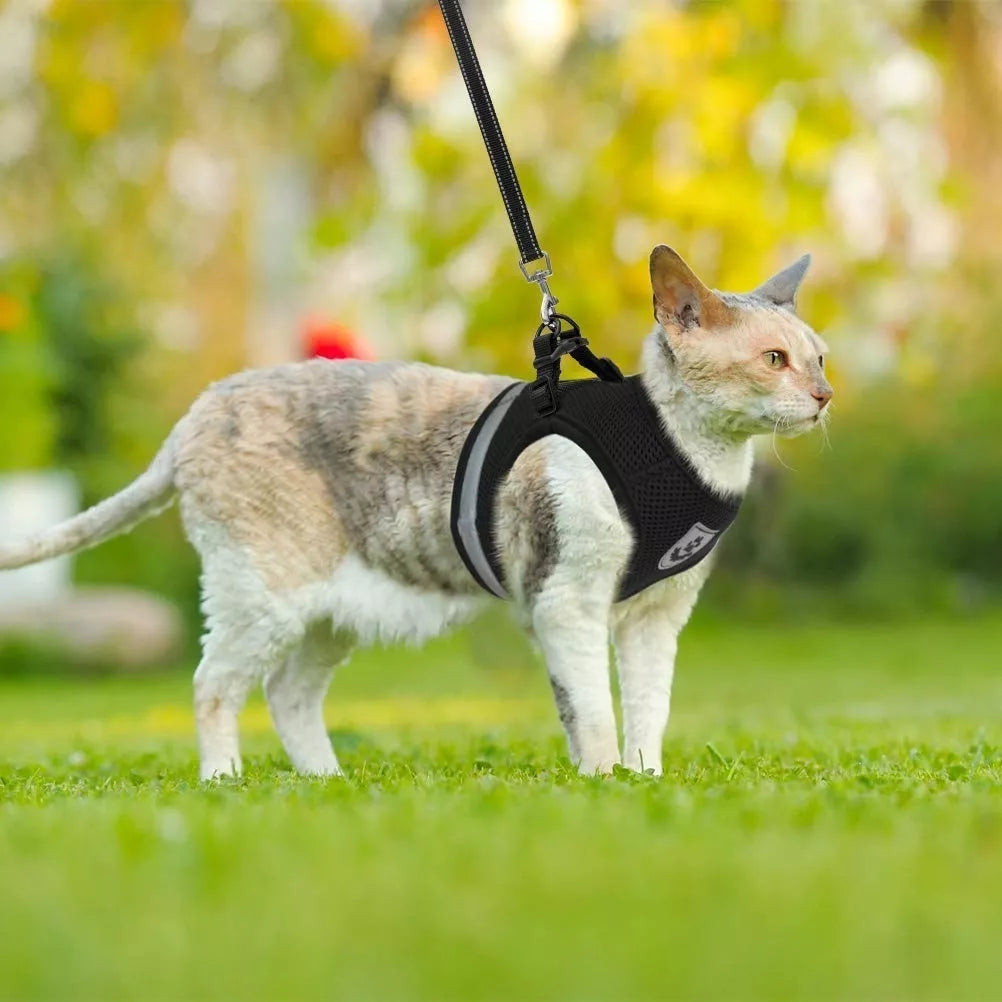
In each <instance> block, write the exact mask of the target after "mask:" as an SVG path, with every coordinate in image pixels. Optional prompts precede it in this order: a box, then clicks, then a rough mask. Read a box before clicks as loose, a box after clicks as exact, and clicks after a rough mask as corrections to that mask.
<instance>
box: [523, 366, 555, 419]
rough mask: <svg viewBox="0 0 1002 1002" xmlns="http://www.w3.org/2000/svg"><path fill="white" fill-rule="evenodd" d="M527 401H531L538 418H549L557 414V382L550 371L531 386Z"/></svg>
mask: <svg viewBox="0 0 1002 1002" xmlns="http://www.w3.org/2000/svg"><path fill="white" fill-rule="evenodd" d="M529 399H530V400H531V401H532V405H533V407H535V408H536V413H537V414H538V415H539V416H540V417H549V416H550V415H551V414H556V412H557V380H556V377H555V374H554V373H553V372H552V371H551V372H548V373H546V374H545V375H540V376H539V378H538V379H537V380H536V381H535V382H534V383H533V384H532V387H531V388H530V390H529Z"/></svg>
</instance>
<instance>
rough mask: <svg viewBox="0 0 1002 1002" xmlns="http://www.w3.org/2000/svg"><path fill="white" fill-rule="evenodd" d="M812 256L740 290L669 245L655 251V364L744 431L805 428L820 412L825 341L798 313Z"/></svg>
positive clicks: (826, 390) (826, 392)
mask: <svg viewBox="0 0 1002 1002" xmlns="http://www.w3.org/2000/svg"><path fill="white" fill-rule="evenodd" d="M809 264H810V255H807V254H805V255H804V256H803V257H802V258H800V260H799V261H796V262H795V263H794V264H792V265H790V267H789V268H786V269H785V270H784V271H781V272H779V274H777V275H773V277H772V278H770V279H769V280H768V281H767V282H765V283H764V284H762V285H760V286H759V287H758V288H757V289H755V290H754V292H749V293H744V294H734V293H725V292H715V291H713V290H711V289H708V288H707V287H706V286H705V285H704V284H703V283H702V282H701V281H700V280H699V279H698V278H697V277H696V276H695V274H693V272H692V270H691V269H690V268H689V266H688V265H687V264H686V263H685V262H684V261H683V260H682V258H681V257H679V255H678V254H676V253H675V251H673V250H672V249H671V248H670V247H666V246H664V245H663V244H661V245H659V246H658V247H655V248H654V250H653V251H652V252H651V287H652V289H653V292H654V317H655V319H656V320H657V322H658V327H657V329H656V330H655V334H654V337H655V339H656V343H657V346H658V348H659V350H660V351H659V354H658V358H657V361H656V363H655V364H660V365H663V366H665V367H668V368H670V370H671V371H672V373H673V378H674V379H675V380H681V381H682V383H683V384H684V385H685V387H686V388H687V390H688V391H689V392H690V394H691V395H692V396H693V397H695V398H696V399H697V400H698V401H700V402H701V403H702V404H704V405H705V409H706V412H707V413H708V414H712V415H714V416H716V417H717V418H719V420H720V421H721V422H722V424H723V425H724V426H726V427H727V428H729V429H731V430H733V431H734V432H735V433H737V434H747V435H754V434H758V433H761V432H773V431H778V432H779V433H780V434H787V435H798V434H800V433H802V432H805V431H809V430H810V429H811V428H813V427H815V426H816V425H818V424H819V423H820V422H821V421H822V420H823V416H824V415H825V408H826V407H827V405H828V401H829V400H830V399H831V396H832V388H831V386H830V385H829V383H828V380H827V379H826V378H825V373H824V361H825V353H826V352H827V350H828V349H827V346H826V345H825V343H824V342H823V341H822V340H821V338H820V337H818V335H817V334H815V333H814V331H813V330H811V328H810V327H809V326H808V325H807V324H805V323H804V322H803V321H802V320H801V319H800V318H799V317H798V316H797V315H796V314H795V313H794V311H793V308H794V300H795V298H796V294H797V288H798V287H799V285H800V282H801V280H802V279H803V277H804V274H805V272H806V271H807V266H808V265H809ZM648 368H650V363H649V364H648Z"/></svg>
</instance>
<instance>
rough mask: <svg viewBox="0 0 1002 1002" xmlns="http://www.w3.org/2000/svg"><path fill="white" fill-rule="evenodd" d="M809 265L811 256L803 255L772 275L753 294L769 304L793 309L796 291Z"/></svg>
mask: <svg viewBox="0 0 1002 1002" xmlns="http://www.w3.org/2000/svg"><path fill="white" fill-rule="evenodd" d="M810 263H811V255H810V254H805V255H804V256H803V257H802V258H799V259H798V260H796V261H794V262H793V264H791V265H790V267H789V268H784V269H783V270H782V271H780V272H778V273H777V274H775V275H773V276H772V278H770V279H769V281H768V282H763V283H762V284H761V285H760V286H759V287H758V288H757V289H756V290H755V291H754V292H753V293H752V295H753V296H758V297H759V298H760V299H768V300H769V302H770V303H775V304H776V305H777V306H783V307H785V308H786V309H788V310H792V309H793V307H794V301H795V300H796V298H797V289H799V288H800V283H801V282H802V281H803V280H804V275H806V274H807V268H808V266H809V265H810Z"/></svg>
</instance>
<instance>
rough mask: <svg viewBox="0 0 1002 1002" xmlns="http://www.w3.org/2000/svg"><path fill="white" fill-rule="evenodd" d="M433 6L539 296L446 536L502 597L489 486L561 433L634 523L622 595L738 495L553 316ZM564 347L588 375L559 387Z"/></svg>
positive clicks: (689, 548)
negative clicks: (532, 375) (531, 329)
mask: <svg viewBox="0 0 1002 1002" xmlns="http://www.w3.org/2000/svg"><path fill="white" fill-rule="evenodd" d="M439 6H440V7H441V8H442V16H443V18H444V19H445V24H446V27H447V28H448V30H449V37H450V38H451V40H452V45H453V48H454V49H455V51H456V58H457V59H458V61H459V67H460V70H461V71H462V74H463V80H464V81H465V82H466V89H467V91H468V92H469V95H470V100H471V102H472V103H473V109H474V112H475V114H476V117H477V122H478V123H479V125H480V131H481V134H482V135H483V137H484V143H485V145H486V147H487V153H488V156H489V157H490V161H491V166H492V167H493V168H494V176H495V177H496V179H497V182H498V186H499V188H500V189H501V197H502V199H503V200H504V204H505V210H506V211H507V213H508V220H509V222H510V223H511V228H512V232H513V234H514V235H515V242H516V243H517V244H518V249H519V254H520V260H519V267H520V268H521V270H522V274H523V275H524V276H525V278H526V279H527V281H530V282H535V283H536V284H537V285H538V286H539V289H540V292H541V293H542V296H543V302H542V307H541V310H540V314H541V317H542V323H540V325H539V327H538V328H537V329H536V335H535V337H534V339H533V342H532V346H533V355H534V357H533V362H532V364H533V367H534V368H535V370H536V379H535V380H534V381H533V382H531V383H521V382H520V383H514V384H512V385H511V386H509V387H508V388H507V389H505V390H504V391H503V392H501V393H500V394H499V395H498V396H497V397H495V398H494V400H493V401H492V402H491V403H490V405H489V406H488V407H487V409H486V410H485V411H484V412H483V413H482V414H481V415H480V418H479V419H478V420H477V423H476V424H475V425H474V426H473V429H472V431H471V432H470V434H469V435H468V437H467V439H466V443H465V444H464V446H463V450H462V453H461V455H460V459H459V466H458V468H457V471H456V480H455V484H454V486H453V493H452V516H451V519H452V537H453V540H454V541H455V544H456V547H457V549H458V550H459V553H460V555H461V556H462V558H463V562H464V563H465V564H466V566H467V568H468V569H469V571H470V573H471V574H472V575H473V577H474V578H475V579H476V580H477V582H479V584H480V585H481V586H483V587H484V588H485V589H486V590H487V591H489V592H491V593H492V594H494V595H497V596H498V597H499V598H506V597H507V592H506V589H505V584H504V580H503V572H502V568H501V564H500V562H499V560H498V548H497V544H496V541H495V539H494V513H495V504H496V500H497V492H498V489H499V487H500V486H501V483H502V482H503V480H504V478H505V476H507V474H508V472H509V471H510V470H511V468H512V466H513V465H514V464H515V461H516V460H517V459H518V457H519V456H520V455H521V454H522V452H523V451H524V450H525V449H526V448H527V447H528V446H529V445H531V444H532V443H533V442H536V441H538V440H539V439H541V438H543V437H544V436H547V435H561V436H563V437H564V438H567V439H569V440H570V441H572V442H574V443H575V444H576V445H578V446H580V447H581V448H582V449H583V450H584V451H585V452H586V453H587V454H588V456H589V457H590V458H591V460H592V461H593V462H594V463H595V465H596V466H597V467H598V469H599V471H600V472H601V474H602V476H603V477H604V478H605V481H606V483H607V484H608V485H609V487H610V489H611V490H612V493H613V496H614V497H615V499H616V504H617V505H618V507H619V510H620V513H621V515H622V516H623V518H625V519H626V520H627V521H628V522H629V524H630V526H631V527H632V529H633V534H634V548H633V553H632V555H631V558H630V563H629V565H628V567H627V568H626V570H625V572H624V574H623V577H622V580H621V581H620V587H619V594H618V599H620V600H621V599H625V598H629V597H630V596H631V595H636V594H637V593H638V592H640V591H643V589H645V588H647V587H649V586H650V585H652V584H654V583H655V582H656V581H660V580H662V579H663V578H667V577H671V576H672V575H674V574H679V573H681V572H682V571H684V570H688V569H689V568H690V567H693V566H694V565H695V564H697V563H699V561H701V560H702V559H704V558H705V557H706V556H707V555H708V554H709V553H710V551H711V550H712V549H713V548H714V546H716V544H717V542H718V541H719V540H720V537H721V535H722V534H723V532H724V530H725V529H726V528H727V527H728V526H729V525H730V524H731V522H733V521H734V519H735V517H736V516H737V513H738V508H739V506H740V504H741V497H740V495H726V496H723V495H721V494H719V493H717V492H715V491H714V490H712V489H711V488H710V487H709V486H708V485H707V484H705V483H704V482H703V481H702V480H701V479H700V477H699V475H698V473H697V472H696V470H695V469H694V468H693V466H692V464H691V462H690V461H689V460H688V458H687V457H686V456H685V455H684V454H683V453H682V451H681V450H680V449H679V448H678V446H677V445H676V444H675V442H673V441H672V439H671V437H670V436H669V435H668V434H667V433H666V432H665V430H664V428H663V426H662V423H661V419H660V416H659V414H658V412H657V409H656V408H655V406H654V404H653V403H652V402H651V401H650V399H649V398H648V396H647V393H646V391H645V390H644V387H643V384H642V382H641V380H640V378H639V377H638V376H631V377H629V378H626V379H624V378H623V374H622V373H621V372H620V370H619V368H618V367H617V366H616V365H615V363H613V362H612V361H610V360H609V359H608V358H598V357H597V356H596V355H595V354H594V353H593V352H592V351H591V349H590V348H589V347H588V342H587V340H586V339H585V338H583V337H582V336H581V332H580V330H579V329H578V326H577V324H576V323H575V322H574V321H573V320H571V319H570V317H568V316H566V315H565V314H562V313H557V312H556V310H555V307H556V304H557V299H556V297H555V296H554V295H553V294H552V293H551V292H550V289H549V286H548V284H547V279H548V278H549V277H550V276H551V275H552V274H553V272H552V270H551V268H550V258H549V256H548V255H547V254H546V253H545V252H544V251H542V250H541V249H540V247H539V244H538V242H537V240H536V234H535V231H534V230H533V227H532V221H531V220H530V219H529V211H528V208H527V206H526V204H525V199H524V197H523V195H522V190H521V187H520V186H519V183H518V178H517V176H516V175H515V167H514V165H513V164H512V161H511V156H510V155H509V153H508V147H507V145H506V144H505V141H504V136H503V135H502V133H501V126H500V124H499V123H498V119H497V115H496V113H495V111H494V105H493V103H492V102H491V98H490V94H489V92H488V90H487V85H486V83H485V82H484V78H483V74H482V72H481V69H480V64H479V62H478V61H477V55H476V52H475V50H474V48H473V41H472V39H471V38H470V33H469V30H468V28H467V26H466V21H465V19H464V18H463V12H462V10H461V8H460V6H459V0H439ZM533 264H535V265H536V267H534V268H530V267H528V266H529V265H533ZM568 354H569V355H570V356H571V358H573V359H574V360H575V361H577V362H578V363H579V364H581V365H582V366H584V367H585V368H586V369H589V370H590V371H591V372H593V373H594V374H595V375H596V376H597V377H598V378H597V379H589V380H580V381H571V382H561V381H560V362H561V359H562V357H563V356H564V355H568Z"/></svg>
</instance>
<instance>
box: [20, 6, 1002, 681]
mask: <svg viewBox="0 0 1002 1002" xmlns="http://www.w3.org/2000/svg"><path fill="white" fill-rule="evenodd" d="M466 8H467V15H468V19H469V21H470V24H471V29H472V31H473V33H474V37H475V40H476V43H477V45H478V48H479V50H480V55H481V58H482V61H483V63H484V65H485V67H486V74H487V78H488V82H489V84H490V86H491V88H492V91H493V94H494V98H495V102H496V105H497V107H498V111H499V114H500V118H501V121H502V123H503V126H504V128H505V131H506V135H507V138H508V141H509V144H510V146H511V148H512V151H513V155H514V157H515V160H516V162H517V164H518V167H519V170H520V173H521V177H522V182H523V186H524V188H525V191H526V195H527V198H528V201H529V204H530V207H531V209H532V212H533V215H534V219H535V223H536V228H537V231H538V233H539V234H540V238H541V242H542V244H543V246H544V247H545V248H546V249H547V250H548V251H549V252H550V254H551V256H552V258H553V261H554V264H555V268H556V276H555V278H554V280H553V285H554V290H555V291H556V292H557V294H558V295H559V296H560V297H561V302H562V306H563V307H564V308H566V309H567V310H568V311H569V312H570V313H572V314H573V315H574V316H575V318H577V319H578V320H579V322H580V323H581V325H582V327H583V328H584V330H585V332H586V333H587V335H588V336H589V337H590V338H591V339H592V341H593V344H594V346H595V347H596V348H597V349H598V350H599V351H600V352H601V353H608V354H612V355H613V356H614V357H615V358H617V359H618V360H619V361H620V362H621V363H622V364H623V365H624V366H625V367H632V366H634V365H635V364H636V360H637V353H638V347H639V344H640V341H641V339H642V337H643V335H644V334H645V333H646V332H647V330H648V329H649V327H650V323H651V317H650V298H649V288H648V277H647V263H646V262H647V255H648V253H649V251H650V248H651V247H652V246H653V245H654V244H655V243H658V242H666V243H669V244H671V245H672V246H674V247H675V248H676V249H677V250H678V251H679V252H680V253H681V254H682V255H683V256H684V257H685V258H686V259H687V260H688V261H689V262H690V263H691V264H692V265H693V267H694V268H695V269H696V271H697V272H698V273H699V274H700V275H701V276H702V277H703V278H704V280H705V281H707V282H708V284H711V285H714V286H716V287H718V288H723V289H732V290H745V289H749V288H751V287H753V286H754V285H756V284H757V283H758V282H760V281H761V280H763V279H764V278H765V277H767V276H768V275H769V274H771V273H772V272H773V271H775V270H777V269H778V268H780V267H782V266H784V265H785V264H787V263H789V261H790V260H792V259H793V258H795V257H796V256H797V255H799V254H800V253H802V252H804V251H805V250H809V251H810V252H811V253H812V254H813V255H814V264H813V266H812V269H811V272H810V273H809V277H808V281H807V283H806V285H805V287H804V290H803V292H802V294H801V297H800V301H799V305H800V310H801V312H802V314H803V315H804V316H805V318H806V319H807V320H808V321H809V322H810V323H812V324H813V325H814V326H815V327H816V328H817V329H818V330H819V331H821V332H822V333H823V334H824V336H825V338H826V339H827V340H828V342H829V344H830V346H831V362H830V365H831V373H832V381H833V383H834V384H835V387H836V391H837V395H836V401H835V404H834V407H833V409H834V415H833V420H832V422H831V434H830V440H829V441H827V442H825V441H823V440H822V439H821V438H820V437H818V436H814V437H811V438H809V439H806V440H802V441H796V442H780V443H778V444H777V446H776V448H775V449H773V445H772V443H770V442H764V443H763V447H762V449H761V458H760V465H759V471H758V475H757V479H756V485H755V490H754V493H753V496H752V498H751V500H750V502H749V504H748V506H747V510H746V511H745V512H744V513H743V515H742V518H741V520H740V521H739V523H738V524H737V525H736V527H735V528H734V530H733V531H732V533H731V538H730V539H729V540H728V544H727V546H726V547H724V552H723V556H722V560H721V566H720V568H719V571H718V573H717V574H716V575H715V576H714V578H713V579H712V581H711V584H710V586H709V588H708V590H707V594H706V596H705V599H704V602H703V605H702V607H701V610H700V613H699V615H700V616H703V617H712V616H720V617H723V616H736V615H740V616H746V617H753V618H764V619H768V620H770V621H773V622H782V620H783V618H784V617H789V616H791V615H792V616H796V617H798V618H806V617H836V618H837V617H844V616H850V617H854V618H858V617H874V618H878V617H879V618H888V617H898V618H900V617H916V616H923V615H926V614H927V613H929V612H930V611H935V612H936V613H937V614H947V615H956V616H963V615H967V614H971V613H975V612H978V611H979V610H983V609H984V608H986V607H990V606H991V605H992V603H995V602H997V601H998V600H999V599H1000V598H1002V517H1000V500H1002V463H1000V462H999V458H1000V449H999V430H1000V429H1002V361H1000V360H1002V354H1000V352H999V349H998V339H999V337H1000V332H1002V323H1000V321H1002V287H1000V283H999V282H998V280H997V276H998V274H999V273H1000V272H999V266H1000V263H1002V240H1000V238H999V234H1000V233H1002V198H1000V194H999V192H1000V189H1002V141H1000V140H1002V113H1000V110H999V109H1000V107H1002V6H1000V5H999V4H998V3H951V2H920V0H882V2H870V3H863V2H859V3H847V4H826V3H810V2H803V3H783V2H779V0H744V2H734V3H725V4H705V5H704V4H696V3H692V4H683V3H678V4H672V3H662V2H658V0H643V2H641V0H632V2H630V3H629V4H626V3H621V2H617V0H505V2H503V3H487V2H476V0H470V2H469V3H467V4H466ZM536 309H537V301H536V295H535V290H534V289H533V288H532V287H528V286H525V285H524V283H523V282H522V280H521V278H520V276H519V275H518V272H517V269H516V255H515V252H514V248H513V245H512V241H511V236H510V233H509V231H508V228H507V221H506V219H505V216H504V214H503V212H502V209H501V205H500V202H499V198H498V193H497V191H496V188H495V186H494V182H493V178H492V175H491V173H490V169H489V166H488V163H487V159H486V156H485V154H484V151H483V148H482V145H481V140H480V136H479V133H478V131H477V129H476V126H475V122H474V120H473V117H472V113H471V110H470V108H469V106H468V103H467V97H466V93H465V90H464V88H463V85H462V81H461V78H460V75H459V73H458V71H457V68H456V65H455V62H454V57H453V54H452V50H451V48H450V46H449V42H448V38H447V35H446V33H445V31H444V28H443V26H442V23H441V20H440V15H439V13H438V9H437V6H435V5H433V4H430V3H426V2H414V0H412V2H403V0H386V2H380V0H327V2H321V0H298V2H278V0H275V2H253V0H191V2H177V0H158V2H153V0H149V2H147V0H89V2H83V0H80V2H74V0H53V2H47V0H7V2H6V4H5V5H4V6H3V8H2V10H0V416H2V420H3V423H2V427H3V434H2V435H0V471H3V472H4V473H7V474H18V475H21V474H24V473H25V472H29V473H31V472H35V473H37V472H47V473H52V472H53V471H55V474H54V475H55V476H56V477H57V478H60V481H59V482H61V483H62V484H63V485H65V484H66V483H70V484H71V485H72V484H76V485H77V488H76V490H77V491H78V495H79V501H80V503H82V504H89V503H92V502H94V501H96V500H98V499H99V498H101V497H103V496H106V495H107V494H110V493H112V492H114V491H115V490H117V489H119V488H120V487H121V486H122V485H123V484H125V483H126V482H128V481H129V480H130V479H132V478H133V477H134V476H135V475H136V474H137V473H138V472H139V470H141V469H142V468H143V467H144V466H145V464H146V463H147V462H148V460H149V459H150V457H151V456H152V455H153V453H154V451H155V450H156V448H157V447H158V445H159V443H160V442H161V440H162V439H163V437H164V436H165V435H166V433H167V431H168V430H169V428H170V427H171V425H172V424H173V423H174V421H176V420H177V418H178V417H179V416H180V415H181V414H182V413H183V412H184V410H185V408H186V407H187V406H188V405H189V403H190V402H191V401H192V399H193V398H194V397H195V396H196V395H197V394H198V392H199V391H200V390H201V389H202V388H203V387H204V385H205V384H206V383H208V382H209V381H211V380H213V379H216V378H219V377H221V376H223V375H225V374H227V373H229V372H232V371H234V370H236V369H240V368H242V367H246V366H250V365H264V364H270V363H273V362H276V361H283V360H288V359H292V358H301V357H304V355H306V354H307V353H309V351H310V350H312V349H313V348H315V347H316V341H317V338H318V337H319V338H321V339H323V337H326V336H332V337H334V339H335V340H339V339H340V340H341V341H342V342H346V343H349V344H350V345H353V346H354V347H355V349H357V350H360V351H366V352H368V353H370V354H372V355H374V356H377V357H384V358H389V357H394V358H396V357H403V358H415V359H423V360H426V361H430V362H435V363H439V364H443V365H448V366H453V367H458V368H464V369H477V370H483V369H494V370H499V371H503V372H508V373H513V374H517V375H525V374H526V373H528V371H529V364H528V342H529V337H530V335H531V328H532V323H533V317H534V316H535V315H536ZM68 476H69V477H71V479H70V480H67V479H66V478H67V477H68ZM9 528H10V527H9V525H8V527H7V529H8V531H9ZM2 531H4V527H3V526H0V532H2ZM72 573H73V577H74V579H75V581H76V582H77V583H78V584H100V585H111V584H115V585H121V584H125V585H130V586H134V587H136V588H139V589H143V590H146V591H149V592H152V593H155V594H158V595H162V596H166V597H167V598H168V599H169V600H170V601H171V602H172V603H173V604H174V605H176V607H177V608H178V609H179V610H180V613H181V617H182V619H181V621H182V622H183V624H184V635H185V637H186V638H187V640H188V642H189V644H192V643H193V642H194V639H195V638H196V637H197V633H198V628H199V620H198V610H197V565H196V561H195V557H194V554H193V552H192V551H191V550H190V548H189V547H188V546H187V544H186V543H185V541H184V539H183V537H182V535H181V531H180V526H179V522H178V519H177V517H176V515H171V516H167V517H163V518H160V519H158V520H156V521H153V522H149V523H147V524H145V525H144V526H142V527H141V528H140V529H138V530H137V531H135V532H134V533H132V534H131V535H129V536H125V537H122V538H119V539H117V540H115V541H113V542H111V543H108V544H106V545H105V546H103V547H101V548H99V549H97V550H94V551H91V552H88V553H85V554H82V555H80V556H79V557H78V558H77V559H76V561H75V564H74V566H73V572H72ZM8 646H9V645H8ZM25 657H27V655H26V654H25V652H24V650H23V649H22V648H21V647H18V651H17V654H16V656H15V655H10V656H8V658H7V662H5V663H8V665H13V664H15V663H16V664H22V663H23V661H24V658H25ZM12 658H13V660H11V659H12ZM29 660H30V658H29Z"/></svg>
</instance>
